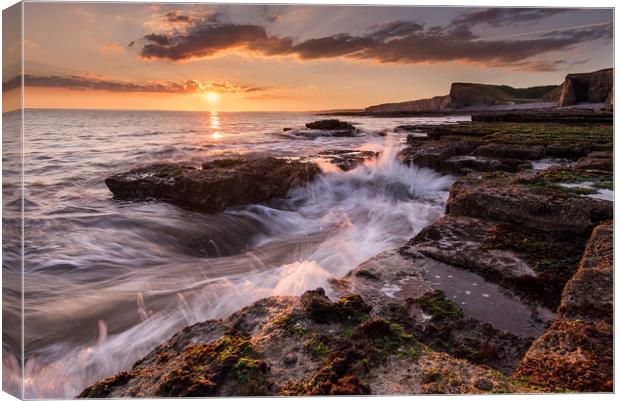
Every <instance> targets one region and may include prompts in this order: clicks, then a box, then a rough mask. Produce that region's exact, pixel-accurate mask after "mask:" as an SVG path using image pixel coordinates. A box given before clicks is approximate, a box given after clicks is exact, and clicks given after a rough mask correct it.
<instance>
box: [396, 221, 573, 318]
mask: <svg viewBox="0 0 620 401" xmlns="http://www.w3.org/2000/svg"><path fill="white" fill-rule="evenodd" d="M584 245H585V242H584V240H582V239H578V238H575V236H572V235H571V236H565V235H556V234H555V233H549V232H544V231H540V230H532V229H530V228H527V229H523V228H520V227H519V226H517V225H514V224H506V223H501V222H496V221H487V220H481V219H476V218H471V217H464V216H452V215H447V216H445V217H443V218H441V219H439V220H438V221H436V222H435V223H433V224H432V225H430V226H428V227H426V228H425V229H423V230H422V231H421V232H420V233H419V234H418V235H416V236H415V237H414V238H413V239H411V240H410V241H409V242H408V243H407V244H406V245H405V246H406V247H411V248H413V249H415V250H417V251H419V252H421V253H423V254H424V255H427V256H430V257H432V258H434V259H436V260H440V261H442V262H445V263H449V264H451V265H453V266H458V267H461V268H464V269H467V270H471V271H474V272H478V273H480V275H482V276H483V277H485V278H486V279H488V280H490V281H493V282H496V283H500V284H502V286H505V287H507V288H511V289H513V290H515V291H516V292H518V293H519V294H522V295H524V296H526V297H527V298H528V299H535V300H537V302H540V303H542V304H544V305H547V306H549V307H555V306H557V303H558V302H559V298H560V294H561V291H562V289H563V288H564V284H565V283H566V281H567V280H568V279H569V278H570V277H571V276H572V274H573V273H574V271H575V270H576V266H577V263H578V260H579V257H580V255H581V252H582V250H583V247H584Z"/></svg>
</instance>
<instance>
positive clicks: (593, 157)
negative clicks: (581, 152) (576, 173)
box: [575, 151, 614, 172]
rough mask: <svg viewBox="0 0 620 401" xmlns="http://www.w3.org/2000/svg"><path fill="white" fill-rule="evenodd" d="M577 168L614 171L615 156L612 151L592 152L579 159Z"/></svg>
mask: <svg viewBox="0 0 620 401" xmlns="http://www.w3.org/2000/svg"><path fill="white" fill-rule="evenodd" d="M575 168H577V169H582V170H602V171H609V172H613V171H614V158H613V152H611V151H599V152H591V153H589V154H588V155H587V156H586V157H582V158H581V159H579V160H577V164H576V165H575Z"/></svg>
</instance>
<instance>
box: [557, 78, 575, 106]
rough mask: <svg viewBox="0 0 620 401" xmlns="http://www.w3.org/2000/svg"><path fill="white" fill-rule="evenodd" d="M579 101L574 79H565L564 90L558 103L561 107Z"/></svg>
mask: <svg viewBox="0 0 620 401" xmlns="http://www.w3.org/2000/svg"><path fill="white" fill-rule="evenodd" d="M575 103H577V95H576V94H575V85H574V84H573V81H572V80H568V79H567V80H565V81H564V83H562V90H561V91H560V99H559V100H558V105H559V106H560V107H564V106H570V105H573V104H575Z"/></svg>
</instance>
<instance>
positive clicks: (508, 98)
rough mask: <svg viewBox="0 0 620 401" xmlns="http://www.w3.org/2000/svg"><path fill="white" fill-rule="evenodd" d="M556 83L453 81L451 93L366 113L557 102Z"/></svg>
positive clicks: (382, 107)
mask: <svg viewBox="0 0 620 401" xmlns="http://www.w3.org/2000/svg"><path fill="white" fill-rule="evenodd" d="M557 88H558V87H557V86H555V85H547V86H535V87H531V88H513V87H511V86H508V85H487V84H476V83H464V82H455V83H453V84H452V86H451V87H450V94H449V95H445V96H435V97H433V98H430V99H419V100H412V101H408V102H400V103H384V104H379V105H375V106H370V107H367V108H366V110H365V111H366V112H367V113H393V112H436V111H446V110H455V109H461V108H471V107H480V106H481V107H485V106H496V105H503V104H520V103H536V102H543V101H557V99H558V98H559V90H558V89H557Z"/></svg>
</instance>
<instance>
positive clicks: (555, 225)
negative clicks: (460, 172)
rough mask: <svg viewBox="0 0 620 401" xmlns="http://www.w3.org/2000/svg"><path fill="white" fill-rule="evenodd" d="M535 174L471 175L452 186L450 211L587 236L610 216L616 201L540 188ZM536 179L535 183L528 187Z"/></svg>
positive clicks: (458, 214)
mask: <svg viewBox="0 0 620 401" xmlns="http://www.w3.org/2000/svg"><path fill="white" fill-rule="evenodd" d="M534 177H535V176H533V175H531V174H530V175H529V178H528V176H527V175H516V176H512V175H508V174H506V173H504V175H495V177H493V178H492V179H489V178H491V177H490V176H489V175H487V176H484V175H475V174H470V175H469V176H467V177H465V178H462V179H460V180H458V181H456V182H455V183H454V184H453V185H452V186H451V188H450V197H449V199H448V205H447V211H448V213H449V214H451V215H455V216H469V217H477V218H482V219H486V220H490V221H500V222H506V223H513V224H517V225H519V226H522V227H528V228H532V229H535V230H540V231H546V232H562V233H567V234H577V235H587V233H589V232H590V231H591V230H592V228H593V227H594V226H596V225H597V224H598V223H600V222H602V221H604V220H607V219H610V218H611V217H612V215H613V204H611V202H607V201H604V200H600V199H592V198H589V197H583V196H579V195H577V194H571V193H569V192H563V191H561V190H560V189H559V188H558V189H551V188H549V190H546V188H542V189H541V190H537V187H536V186H535V184H534V183H535V181H532V180H534ZM528 180H530V181H529V182H532V185H531V186H528V185H527V183H528Z"/></svg>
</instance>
